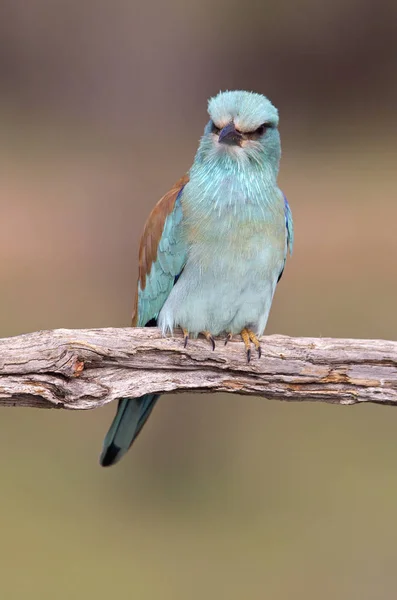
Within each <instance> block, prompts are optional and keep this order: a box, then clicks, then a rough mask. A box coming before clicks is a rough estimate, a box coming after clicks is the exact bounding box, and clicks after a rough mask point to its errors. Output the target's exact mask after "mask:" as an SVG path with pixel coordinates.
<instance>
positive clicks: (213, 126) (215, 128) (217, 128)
mask: <svg viewBox="0 0 397 600" xmlns="http://www.w3.org/2000/svg"><path fill="white" fill-rule="evenodd" d="M219 132H220V128H219V127H217V126H216V125H215V123H214V122H213V121H211V133H216V134H218V133H219Z"/></svg>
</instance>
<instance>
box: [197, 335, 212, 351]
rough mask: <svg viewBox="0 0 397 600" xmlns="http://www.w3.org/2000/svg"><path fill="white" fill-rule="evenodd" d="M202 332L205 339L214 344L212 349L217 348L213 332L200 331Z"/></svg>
mask: <svg viewBox="0 0 397 600" xmlns="http://www.w3.org/2000/svg"><path fill="white" fill-rule="evenodd" d="M200 333H202V334H203V336H204V337H205V339H206V340H207V341H208V342H210V344H211V345H212V349H213V350H215V340H214V338H213V337H212V334H211V333H210V332H209V331H200Z"/></svg>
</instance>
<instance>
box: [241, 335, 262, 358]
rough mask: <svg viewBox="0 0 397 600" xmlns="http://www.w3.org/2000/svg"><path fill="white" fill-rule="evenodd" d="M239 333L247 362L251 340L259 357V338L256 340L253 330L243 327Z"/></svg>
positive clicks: (260, 352) (249, 355) (260, 351)
mask: <svg viewBox="0 0 397 600" xmlns="http://www.w3.org/2000/svg"><path fill="white" fill-rule="evenodd" d="M240 335H241V337H242V339H243V342H244V345H245V351H246V354H247V362H249V361H250V360H251V342H252V343H253V344H254V346H255V350H256V351H257V353H258V358H260V357H261V355H262V350H261V345H260V343H259V340H258V338H257V336H256V335H255V333H254V332H253V331H251V329H246V328H245V329H243V330H242V332H241V333H240Z"/></svg>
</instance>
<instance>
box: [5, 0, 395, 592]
mask: <svg viewBox="0 0 397 600" xmlns="http://www.w3.org/2000/svg"><path fill="white" fill-rule="evenodd" d="M1 4H2V6H1V9H0V10H1V19H0V129H1V136H0V170H1V187H0V193H1V223H0V260H1V263H0V264H1V267H0V286H1V294H0V335H1V336H11V335H17V334H19V333H23V332H29V331H34V330H38V329H48V328H56V327H69V328H85V327H106V326H126V325H128V324H129V323H130V316H131V308H132V299H133V294H134V286H135V280H136V275H137V248H138V242H139V235H140V232H141V230H142V227H143V224H144V221H145V219H146V217H147V215H148V214H149V211H150V210H151V208H152V207H153V205H154V204H155V202H156V201H157V200H158V199H159V198H160V196H161V195H162V194H163V193H164V192H165V191H167V190H168V189H169V187H170V186H171V185H172V184H173V182H174V181H175V180H176V179H178V178H179V177H180V176H181V175H182V174H183V173H184V172H185V171H186V170H187V169H188V168H189V167H190V165H191V162H192V159H193V156H194V153H195V150H196V148H197V143H198V140H199V137H200V135H201V132H202V129H203V127H204V125H205V123H206V120H207V115H206V103H207V99H208V98H209V97H210V96H211V95H214V94H216V93H217V92H218V91H219V90H220V89H222V90H224V89H236V88H240V89H249V90H255V91H257V92H261V93H264V94H266V95H268V96H269V97H270V99H271V100H272V101H273V102H274V104H275V105H276V106H277V107H278V108H279V111H280V117H281V123H280V130H281V138H282V144H283V158H282V163H281V173H280V185H281V187H282V189H283V190H284V192H285V193H286V195H287V197H288V198H289V201H290V205H291V207H292V211H293V215H294V220H295V231H296V245H295V252H294V256H293V257H292V260H290V261H288V263H287V268H286V272H285V274H284V277H283V279H282V281H281V283H280V286H279V288H278V291H277V293H276V297H275V302H274V305H273V309H272V313H271V319H270V322H269V326H268V330H267V331H268V333H275V332H277V333H283V334H290V335H295V336H335V337H361V338H387V339H396V336H397V319H396V312H395V307H396V294H397V277H396V251H397V238H396V227H395V224H396V221H397V202H396V194H395V190H396V185H397V174H396V167H395V165H396V158H397V156H396V155H397V152H396V143H395V131H396V116H397V109H396V106H397V85H396V68H397V52H396V26H395V25H396V22H397V21H396V19H397V4H396V3H395V2H394V0H390V1H389V2H388V1H382V0H378V1H375V0H374V1H370V0H343V1H342V0H334V2H332V3H320V2H316V1H315V0H305V1H303V2H300V3H294V2H292V0H290V1H289V2H269V1H265V0H264V1H262V2H253V1H251V0H246V1H245V2H244V3H242V2H237V0H228V1H227V2H226V1H225V0H211V1H210V0H201V1H200V2H198V1H197V2H190V3H186V2H182V1H181V0H170V1H169V2H167V3H161V2H159V1H158V2H151V1H148V2H143V3H138V2H134V1H132V0H131V1H127V0H113V2H107V1H105V0H97V1H96V2H93V1H89V0H88V1H86V2H81V1H77V0H56V1H54V0H31V1H30V2H23V1H22V0H3V1H2V3H1ZM114 410H115V406H114V405H111V406H107V407H105V408H103V409H101V410H97V411H92V412H91V411H88V412H76V413H73V412H66V411H45V410H28V409H26V410H22V409H21V410H17V409H15V410H10V409H2V410H1V421H0V477H1V481H2V486H1V489H2V493H1V495H0V531H1V538H0V563H1V568H0V572H1V577H0V597H1V598H4V599H7V600H13V599H22V598H26V597H29V598H32V599H35V598H40V599H42V600H46V599H47V598H48V599H53V598H57V599H60V600H63V599H66V598H68V599H69V598H83V599H84V600H87V599H89V598H95V600H100V599H102V598H103V599H105V598H106V599H107V598H109V597H112V598H116V597H125V598H129V597H131V598H139V599H142V600H146V599H152V598H164V599H165V600H167V599H186V598H189V599H192V600H196V599H197V600H198V599H202V598H228V599H239V598H250V599H251V598H252V599H262V598H271V599H272V600H273V599H277V600H287V599H289V598H294V599H302V600H317V599H318V598H321V599H322V600H328V599H329V600H331V599H335V598H338V600H351V599H352V598H360V600H372V599H373V598H376V599H377V600H389V599H390V600H392V599H394V598H395V597H396V588H397V571H396V567H395V565H396V556H397V549H396V538H397V519H396V504H397V411H396V410H394V409H393V408H390V407H380V406H358V407H339V406H328V405H320V404H319V405H316V404H309V403H307V404H306V403H302V404H299V405H298V404H289V403H280V402H270V401H266V400H263V399H259V398H258V399H253V398H244V397H239V396H233V395H227V396H226V395H224V396H222V395H217V396H211V395H200V396H199V395H194V396H193V395H192V396H188V395H183V396H167V397H163V398H162V400H161V401H160V402H159V404H158V405H157V407H156V409H155V411H154V413H153V416H152V418H151V419H150V420H149V422H148V425H147V426H146V427H145V430H144V432H143V434H142V436H141V437H140V438H139V441H138V442H137V444H136V446H135V447H134V451H133V452H131V453H129V454H128V455H127V457H126V458H125V459H124V460H123V461H122V462H121V463H120V464H119V465H117V466H116V467H114V468H112V469H108V470H105V469H101V468H100V467H99V465H98V455H99V452H100V449H101V445H102V439H103V436H104V434H105V432H106V430H107V428H108V426H109V423H110V420H111V418H112V417H113V413H114Z"/></svg>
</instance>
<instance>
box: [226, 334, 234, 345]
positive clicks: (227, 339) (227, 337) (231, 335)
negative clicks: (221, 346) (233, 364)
mask: <svg viewBox="0 0 397 600" xmlns="http://www.w3.org/2000/svg"><path fill="white" fill-rule="evenodd" d="M232 337H233V334H232V333H228V334H227V336H226V339H225V346H226V344H227V343H228V342H230V340H231V339H232Z"/></svg>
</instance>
